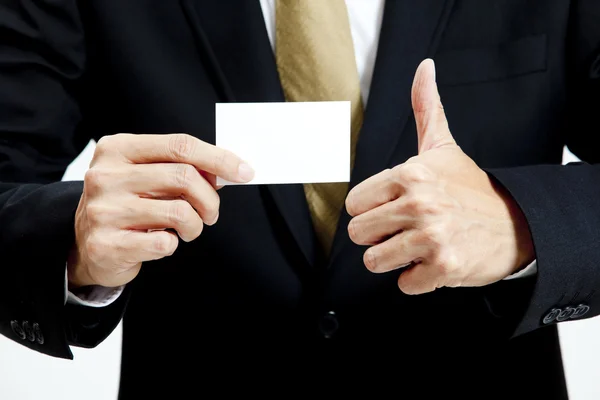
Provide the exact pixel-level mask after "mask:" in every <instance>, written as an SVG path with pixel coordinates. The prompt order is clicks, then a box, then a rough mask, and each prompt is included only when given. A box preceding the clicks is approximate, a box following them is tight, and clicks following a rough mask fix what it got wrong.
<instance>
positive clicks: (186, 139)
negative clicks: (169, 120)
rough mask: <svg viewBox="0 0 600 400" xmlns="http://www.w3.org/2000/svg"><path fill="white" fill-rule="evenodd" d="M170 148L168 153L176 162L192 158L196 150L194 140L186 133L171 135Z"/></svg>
mask: <svg viewBox="0 0 600 400" xmlns="http://www.w3.org/2000/svg"><path fill="white" fill-rule="evenodd" d="M168 146H169V148H168V149H167V151H168V152H169V155H170V156H171V157H172V158H173V159H175V160H188V159H190V158H191V157H192V155H193V154H194V150H195V145H194V140H193V138H192V137H191V136H189V135H186V134H184V133H176V134H172V135H170V138H169V144H168Z"/></svg>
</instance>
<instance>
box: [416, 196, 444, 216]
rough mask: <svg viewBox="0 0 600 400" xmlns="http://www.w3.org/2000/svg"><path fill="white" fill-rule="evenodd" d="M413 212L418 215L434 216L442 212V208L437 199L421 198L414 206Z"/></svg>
mask: <svg viewBox="0 0 600 400" xmlns="http://www.w3.org/2000/svg"><path fill="white" fill-rule="evenodd" d="M413 211H414V212H415V214H418V215H423V216H433V215H438V214H440V213H441V212H442V206H441V205H440V204H439V203H438V201H437V200H436V199H433V198H428V197H424V196H420V197H419V199H418V200H415V202H414V204H413Z"/></svg>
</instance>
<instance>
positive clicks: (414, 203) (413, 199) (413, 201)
mask: <svg viewBox="0 0 600 400" xmlns="http://www.w3.org/2000/svg"><path fill="white" fill-rule="evenodd" d="M397 207H398V208H399V210H398V211H399V212H403V211H405V212H407V213H410V214H418V213H419V209H420V208H421V199H420V198H419V197H418V196H415V195H412V194H407V195H405V196H404V201H399V202H398V203H397Z"/></svg>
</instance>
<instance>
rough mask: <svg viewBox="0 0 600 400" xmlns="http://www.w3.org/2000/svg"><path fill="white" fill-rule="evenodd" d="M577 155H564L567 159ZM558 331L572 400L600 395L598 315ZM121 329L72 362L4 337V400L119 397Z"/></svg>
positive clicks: (0, 356)
mask: <svg viewBox="0 0 600 400" xmlns="http://www.w3.org/2000/svg"><path fill="white" fill-rule="evenodd" d="M92 153H93V145H90V146H88V147H87V148H86V150H85V151H84V152H83V153H82V155H81V156H80V157H79V158H78V159H77V160H76V161H75V162H74V163H73V164H72V165H71V167H70V168H69V170H68V171H67V173H66V174H65V179H66V180H79V179H82V177H83V174H84V172H85V170H86V169H87V166H88V164H89V160H90V158H91V155H92ZM573 159H574V157H573V156H572V155H571V154H570V153H568V152H566V153H565V162H568V161H571V160H573ZM16 267H18V266H15V268H16ZM559 330H560V336H561V343H562V346H563V358H564V362H565V368H566V374H567V383H568V386H569V393H570V398H571V400H598V399H600V381H599V380H598V378H599V377H600V318H595V319H588V320H584V321H572V322H567V323H563V324H561V325H560V328H559ZM121 332H122V331H121V325H119V326H118V328H117V329H116V330H115V331H114V332H113V334H112V335H111V336H110V337H109V338H108V339H106V341H104V342H103V343H102V344H100V345H99V346H98V347H97V348H95V349H79V348H74V349H73V353H74V356H75V360H74V361H67V360H60V359H54V358H50V357H47V356H43V355H41V354H38V353H36V352H33V351H31V350H28V349H26V348H25V347H22V346H20V345H17V344H15V343H14V342H12V341H10V340H8V339H6V338H4V337H3V336H0V399H1V400H38V399H44V400H55V399H56V400H59V399H60V400H81V399H85V400H114V399H116V394H117V387H118V377H119V368H120V367H119V361H120V350H121ZM524 378H525V379H526V378H527V377H524ZM532 400H533V399H532Z"/></svg>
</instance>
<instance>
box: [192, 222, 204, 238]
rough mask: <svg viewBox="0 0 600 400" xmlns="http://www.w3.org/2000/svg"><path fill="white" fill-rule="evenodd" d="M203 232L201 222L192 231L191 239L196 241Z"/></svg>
mask: <svg viewBox="0 0 600 400" xmlns="http://www.w3.org/2000/svg"><path fill="white" fill-rule="evenodd" d="M203 230H204V223H203V222H202V221H199V222H198V224H197V225H196V226H195V228H194V231H193V233H192V235H193V239H196V238H197V237H198V236H200V235H201V234H202V231H203Z"/></svg>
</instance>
